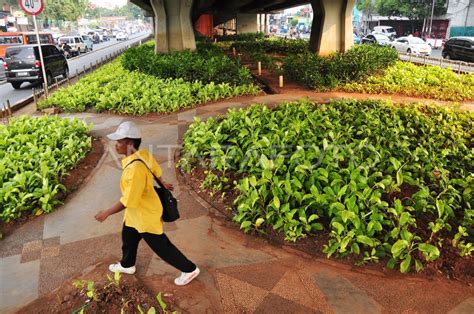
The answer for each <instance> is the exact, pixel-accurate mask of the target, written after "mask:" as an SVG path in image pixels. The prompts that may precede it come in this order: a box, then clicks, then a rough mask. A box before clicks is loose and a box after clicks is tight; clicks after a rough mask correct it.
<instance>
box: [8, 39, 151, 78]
mask: <svg viewBox="0 0 474 314" xmlns="http://www.w3.org/2000/svg"><path fill="white" fill-rule="evenodd" d="M141 35H142V34H134V35H132V36H130V39H129V40H132V39H134V38H137V37H139V36H141ZM119 42H120V41H117V40H116V39H115V38H111V39H110V40H108V41H104V42H101V43H98V44H94V46H93V48H92V49H93V50H92V51H94V50H98V49H103V48H106V47H109V46H113V45H115V44H116V43H119ZM82 55H83V54H81V55H79V56H77V57H74V58H78V57H81V56H82ZM74 58H71V59H70V60H72V59H74ZM2 83H6V82H5V71H4V69H3V61H2V60H0V84H2Z"/></svg>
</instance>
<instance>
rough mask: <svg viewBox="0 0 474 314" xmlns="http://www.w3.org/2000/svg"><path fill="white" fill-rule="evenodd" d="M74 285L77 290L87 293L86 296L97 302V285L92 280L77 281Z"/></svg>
mask: <svg viewBox="0 0 474 314" xmlns="http://www.w3.org/2000/svg"><path fill="white" fill-rule="evenodd" d="M72 285H73V286H74V287H75V288H76V289H81V293H85V295H86V296H87V297H88V298H89V299H90V300H94V301H97V290H96V288H95V283H94V281H92V280H75V281H74V282H73V283H72Z"/></svg>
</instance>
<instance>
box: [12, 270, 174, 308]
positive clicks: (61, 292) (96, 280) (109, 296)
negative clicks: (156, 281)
mask: <svg viewBox="0 0 474 314" xmlns="http://www.w3.org/2000/svg"><path fill="white" fill-rule="evenodd" d="M88 286H89V289H88ZM91 288H93V289H91ZM88 293H89V295H88ZM158 293H159V292H158V291H157V292H156V293H152V292H151V291H149V290H148V289H147V287H146V286H145V285H144V284H143V283H142V281H141V280H140V279H138V278H137V277H136V276H135V275H124V274H121V276H120V278H118V280H117V277H114V274H113V273H111V272H109V271H108V263H107V262H101V263H98V264H96V265H94V266H92V267H91V268H90V269H87V270H85V272H84V273H83V274H81V275H80V276H77V277H75V278H72V279H70V280H67V281H66V282H64V283H63V284H62V285H61V286H60V287H58V288H57V289H55V290H53V291H51V292H50V293H48V294H46V295H44V296H42V297H40V298H38V299H36V300H35V301H33V302H31V303H30V304H28V305H26V306H25V307H23V308H22V309H21V310H19V311H18V313H45V314H46V313H80V312H81V310H83V311H84V313H143V312H144V313H151V312H148V311H149V310H150V308H152V307H153V308H154V309H155V311H156V313H164V311H163V310H162V307H161V305H160V303H159V302H158V300H157V297H156V296H157V294H158ZM160 296H161V300H162V301H163V302H164V304H166V310H167V311H170V312H171V311H172V310H173V309H174V308H175V305H174V304H175V303H176V302H175V300H174V299H173V295H172V294H169V293H164V292H161V295H160ZM140 310H142V311H143V312H141V311H140ZM122 311H123V312H122Z"/></svg>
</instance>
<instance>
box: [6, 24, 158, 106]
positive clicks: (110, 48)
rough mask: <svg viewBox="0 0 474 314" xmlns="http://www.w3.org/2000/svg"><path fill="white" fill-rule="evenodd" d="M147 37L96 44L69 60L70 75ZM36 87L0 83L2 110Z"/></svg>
mask: <svg viewBox="0 0 474 314" xmlns="http://www.w3.org/2000/svg"><path fill="white" fill-rule="evenodd" d="M147 36H149V33H140V34H135V35H132V36H131V37H130V39H129V40H127V41H116V40H115V39H111V40H110V41H106V42H103V43H100V44H96V45H94V50H93V51H92V52H89V53H86V54H81V55H80V56H78V57H75V58H71V59H69V60H68V65H69V73H70V75H74V74H75V73H76V70H79V71H82V69H83V68H84V66H86V67H90V64H91V62H92V63H93V64H95V62H96V61H100V59H101V58H105V56H106V55H108V54H111V53H114V52H115V51H117V50H119V49H121V48H124V47H127V46H128V45H130V44H132V43H135V42H138V41H140V40H142V39H144V38H146V37H147ZM2 66H3V65H2ZM34 86H35V85H34V84H30V83H23V84H22V85H21V88H20V89H14V88H13V87H12V86H11V84H10V83H6V82H4V81H3V82H0V108H1V107H3V106H4V105H5V104H6V101H7V99H8V100H9V101H10V104H11V105H12V106H13V105H14V104H16V103H17V102H19V101H21V100H23V99H26V98H28V97H30V96H32V95H33V91H32V88H33V87H34ZM36 86H38V85H36Z"/></svg>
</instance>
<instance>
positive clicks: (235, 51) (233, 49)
mask: <svg viewBox="0 0 474 314" xmlns="http://www.w3.org/2000/svg"><path fill="white" fill-rule="evenodd" d="M232 54H233V55H234V57H235V56H237V50H235V47H232Z"/></svg>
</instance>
